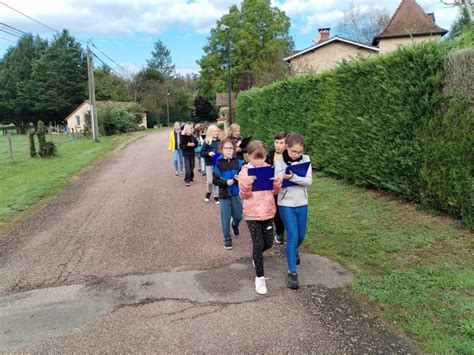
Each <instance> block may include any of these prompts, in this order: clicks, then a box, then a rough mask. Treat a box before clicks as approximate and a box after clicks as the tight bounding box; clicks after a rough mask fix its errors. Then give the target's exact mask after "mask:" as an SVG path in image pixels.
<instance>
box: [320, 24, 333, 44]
mask: <svg viewBox="0 0 474 355" xmlns="http://www.w3.org/2000/svg"><path fill="white" fill-rule="evenodd" d="M318 31H319V34H320V35H321V38H320V40H319V42H318V43H321V42H324V41H327V40H328V39H329V35H330V32H331V29H330V28H318Z"/></svg>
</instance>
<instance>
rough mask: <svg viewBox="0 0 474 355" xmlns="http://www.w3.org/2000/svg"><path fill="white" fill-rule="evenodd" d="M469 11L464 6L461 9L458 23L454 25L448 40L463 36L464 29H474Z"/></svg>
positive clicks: (457, 19)
mask: <svg viewBox="0 0 474 355" xmlns="http://www.w3.org/2000/svg"><path fill="white" fill-rule="evenodd" d="M468 11H469V10H468V9H467V8H466V7H465V6H462V7H460V8H459V12H458V16H457V18H456V21H454V23H453V25H452V26H451V30H450V31H449V34H448V38H449V39H453V38H456V37H458V36H459V35H461V33H462V32H463V30H464V29H466V28H468V27H472V26H473V25H472V23H471V20H470V18H469V12H468Z"/></svg>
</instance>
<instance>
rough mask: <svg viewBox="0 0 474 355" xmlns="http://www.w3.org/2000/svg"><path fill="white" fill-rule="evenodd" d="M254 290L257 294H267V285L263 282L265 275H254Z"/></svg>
mask: <svg viewBox="0 0 474 355" xmlns="http://www.w3.org/2000/svg"><path fill="white" fill-rule="evenodd" d="M255 292H257V293H258V294H259V295H266V294H267V285H266V284H265V276H262V277H255Z"/></svg>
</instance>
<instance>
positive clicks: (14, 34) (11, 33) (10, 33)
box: [0, 28, 21, 38]
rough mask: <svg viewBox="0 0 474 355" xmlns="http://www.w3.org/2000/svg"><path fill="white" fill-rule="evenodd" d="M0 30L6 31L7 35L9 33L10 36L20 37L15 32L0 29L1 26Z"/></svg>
mask: <svg viewBox="0 0 474 355" xmlns="http://www.w3.org/2000/svg"><path fill="white" fill-rule="evenodd" d="M0 31H2V32H5V33H8V34H9V35H11V36H13V37H16V38H21V36H20V35H18V34H16V33H13V32H9V31H6V30H2V29H1V28H0Z"/></svg>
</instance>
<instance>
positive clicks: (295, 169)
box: [281, 161, 311, 188]
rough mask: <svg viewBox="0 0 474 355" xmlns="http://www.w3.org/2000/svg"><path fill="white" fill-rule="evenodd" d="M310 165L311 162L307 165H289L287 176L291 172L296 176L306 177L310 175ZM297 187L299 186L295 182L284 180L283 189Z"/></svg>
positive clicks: (286, 171)
mask: <svg viewBox="0 0 474 355" xmlns="http://www.w3.org/2000/svg"><path fill="white" fill-rule="evenodd" d="M310 165H311V163H310V162H309V161H308V162H306V163H300V164H293V165H288V167H287V168H286V170H285V174H289V173H290V171H291V172H292V173H293V174H295V175H298V176H302V177H304V176H306V174H307V173H308V169H309V166H310ZM295 185H297V184H295V183H294V182H291V181H290V180H283V183H282V185H281V187H282V188H285V187H291V186H295Z"/></svg>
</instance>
